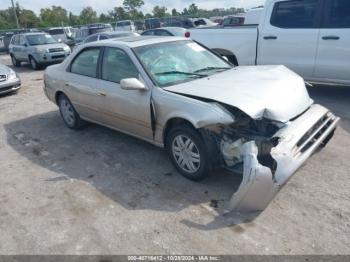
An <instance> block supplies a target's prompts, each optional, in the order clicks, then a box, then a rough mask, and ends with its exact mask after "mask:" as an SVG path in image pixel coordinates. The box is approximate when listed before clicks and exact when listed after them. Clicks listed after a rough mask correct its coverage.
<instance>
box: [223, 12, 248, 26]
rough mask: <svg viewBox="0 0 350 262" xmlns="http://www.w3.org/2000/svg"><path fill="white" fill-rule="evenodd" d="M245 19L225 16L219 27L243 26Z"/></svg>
mask: <svg viewBox="0 0 350 262" xmlns="http://www.w3.org/2000/svg"><path fill="white" fill-rule="evenodd" d="M244 20H245V17H244V16H236V15H230V16H226V17H225V18H224V20H223V21H222V23H221V24H220V26H222V27H226V26H237V25H243V24H244Z"/></svg>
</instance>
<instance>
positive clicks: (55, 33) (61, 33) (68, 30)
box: [46, 26, 74, 46]
mask: <svg viewBox="0 0 350 262" xmlns="http://www.w3.org/2000/svg"><path fill="white" fill-rule="evenodd" d="M46 32H47V33H48V34H50V35H52V37H53V38H55V39H56V40H57V42H60V43H61V42H63V43H65V44H67V45H69V46H73V45H74V36H73V31H72V27H68V26H67V27H51V28H48V29H47V30H46Z"/></svg>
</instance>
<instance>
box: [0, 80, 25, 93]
mask: <svg viewBox="0 0 350 262" xmlns="http://www.w3.org/2000/svg"><path fill="white" fill-rule="evenodd" d="M20 88H21V80H20V79H19V78H16V79H14V80H7V81H3V82H0V95H3V94H7V93H11V92H15V91H17V90H18V89H20Z"/></svg>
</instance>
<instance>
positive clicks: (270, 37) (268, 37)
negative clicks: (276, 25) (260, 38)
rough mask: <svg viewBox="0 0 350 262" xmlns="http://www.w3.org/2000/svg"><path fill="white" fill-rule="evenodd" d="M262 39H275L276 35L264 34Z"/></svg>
mask: <svg viewBox="0 0 350 262" xmlns="http://www.w3.org/2000/svg"><path fill="white" fill-rule="evenodd" d="M264 39H265V40H276V39H277V36H274V35H268V36H264Z"/></svg>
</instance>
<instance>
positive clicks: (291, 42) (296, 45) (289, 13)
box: [190, 0, 350, 85]
mask: <svg viewBox="0 0 350 262" xmlns="http://www.w3.org/2000/svg"><path fill="white" fill-rule="evenodd" d="M261 10H262V13H261V18H260V22H259V25H258V26H249V25H247V26H241V27H235V28H222V29H198V30H197V29H195V30H190V33H191V38H193V39H194V40H196V41H199V42H201V43H203V44H204V45H206V46H208V47H210V48H212V49H213V50H215V51H216V52H217V53H219V54H221V55H223V56H226V57H227V58H228V59H229V60H230V61H231V62H232V63H234V64H236V65H277V64H283V65H285V66H287V67H289V68H290V69H292V70H293V71H295V72H297V73H298V74H300V75H301V76H302V77H304V78H305V79H306V80H307V81H310V82H321V83H329V84H332V83H334V84H344V85H350V49H349V45H350V1H348V0H288V1H287V0H270V1H267V2H266V5H265V7H264V8H263V9H261Z"/></svg>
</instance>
